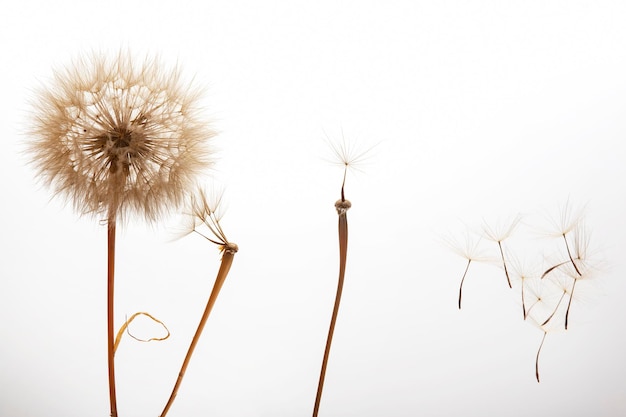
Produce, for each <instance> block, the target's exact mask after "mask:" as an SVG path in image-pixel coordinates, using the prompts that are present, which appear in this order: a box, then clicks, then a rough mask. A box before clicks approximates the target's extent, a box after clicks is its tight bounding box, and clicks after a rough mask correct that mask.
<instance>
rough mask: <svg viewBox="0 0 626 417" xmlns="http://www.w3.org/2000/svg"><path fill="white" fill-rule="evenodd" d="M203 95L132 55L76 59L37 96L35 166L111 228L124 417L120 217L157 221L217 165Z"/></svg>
mask: <svg viewBox="0 0 626 417" xmlns="http://www.w3.org/2000/svg"><path fill="white" fill-rule="evenodd" d="M197 99H198V94H197V93H196V92H195V91H192V90H191V89H190V88H186V87H184V86H183V85H182V83H181V81H180V77H179V75H178V72H176V71H172V72H169V73H168V72H164V71H163V68H162V65H161V64H160V63H159V62H158V61H157V60H146V61H145V62H143V64H141V65H136V63H135V62H133V60H132V59H131V55H130V53H123V52H120V53H119V54H118V55H117V56H115V57H114V58H113V59H109V58H107V57H106V56H103V55H96V54H94V55H92V56H91V57H90V58H87V59H81V60H78V61H76V62H75V64H74V66H73V67H70V68H67V69H65V70H62V71H58V72H56V73H55V79H54V83H53V85H52V86H51V87H50V88H48V89H45V90H42V91H41V92H40V94H39V96H38V97H37V100H36V101H35V102H34V110H35V115H36V116H35V117H34V118H33V122H32V123H33V124H32V126H31V127H30V128H29V131H30V134H31V136H32V137H33V139H32V141H31V142H30V143H29V144H28V148H27V152H28V153H29V154H30V156H31V159H32V163H33V165H34V166H35V167H36V168H37V170H38V172H39V174H40V177H41V178H43V180H44V181H45V183H46V184H47V185H49V186H51V187H52V189H53V191H54V193H55V194H57V195H60V196H63V197H64V198H65V199H66V200H71V201H72V203H73V206H74V209H75V210H76V211H77V212H78V213H79V214H81V215H85V214H88V215H92V216H105V218H106V224H107V251H108V256H107V271H108V272H107V283H108V284H107V336H108V337H107V351H108V366H109V372H108V377H109V400H110V405H111V416H113V417H117V400H116V392H115V366H114V324H113V306H114V303H113V299H114V293H113V287H114V286H113V282H114V271H115V234H116V223H117V221H119V220H124V219H125V218H126V217H127V216H128V215H129V214H131V213H138V214H140V215H141V216H142V217H143V218H144V219H146V220H148V221H155V220H157V218H158V217H159V215H160V214H161V213H163V212H166V211H169V210H171V209H173V208H175V207H177V206H179V204H180V203H181V202H182V200H183V197H184V196H185V194H186V193H187V192H188V187H189V185H191V184H192V182H193V180H194V178H195V176H196V174H197V173H198V172H199V171H200V170H201V169H203V168H205V167H207V166H208V165H209V160H208V154H207V152H206V150H205V148H204V145H205V142H206V140H207V139H209V138H211V137H212V136H214V134H215V133H214V132H213V131H212V130H211V129H210V128H209V127H208V125H207V124H206V123H205V122H204V121H203V120H202V119H200V118H199V117H198V115H197V102H198V101H197Z"/></svg>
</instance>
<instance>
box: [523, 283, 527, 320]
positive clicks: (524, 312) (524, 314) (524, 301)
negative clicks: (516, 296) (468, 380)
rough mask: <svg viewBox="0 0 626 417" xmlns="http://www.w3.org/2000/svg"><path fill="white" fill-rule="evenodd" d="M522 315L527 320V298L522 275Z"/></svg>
mask: <svg viewBox="0 0 626 417" xmlns="http://www.w3.org/2000/svg"><path fill="white" fill-rule="evenodd" d="M522 317H524V320H526V300H525V299H524V277H522Z"/></svg>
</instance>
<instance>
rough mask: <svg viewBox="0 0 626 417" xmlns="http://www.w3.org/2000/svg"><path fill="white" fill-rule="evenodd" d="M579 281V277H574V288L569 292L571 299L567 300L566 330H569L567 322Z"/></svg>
mask: <svg viewBox="0 0 626 417" xmlns="http://www.w3.org/2000/svg"><path fill="white" fill-rule="evenodd" d="M577 281H578V280H577V279H574V283H573V284H572V290H571V291H570V293H569V301H568V302H567V310H566V311H565V330H567V323H568V321H569V309H570V307H571V306H572V299H573V298H574V288H576V282H577Z"/></svg>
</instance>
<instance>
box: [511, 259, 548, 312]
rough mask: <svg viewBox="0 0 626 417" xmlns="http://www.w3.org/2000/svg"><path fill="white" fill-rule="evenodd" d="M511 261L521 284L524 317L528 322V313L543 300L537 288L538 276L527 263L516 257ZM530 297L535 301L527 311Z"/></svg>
mask: <svg viewBox="0 0 626 417" xmlns="http://www.w3.org/2000/svg"><path fill="white" fill-rule="evenodd" d="M510 261H511V262H510V263H511V266H512V269H513V273H514V275H515V276H516V277H517V278H518V279H519V281H520V283H521V287H522V288H521V297H522V317H523V318H524V320H526V318H527V317H528V311H529V310H530V309H532V307H533V306H534V303H536V302H537V301H538V300H539V299H540V298H541V297H540V295H541V290H540V289H539V288H537V285H536V284H537V281H538V280H536V279H535V277H536V274H535V273H534V271H532V270H531V269H530V268H529V266H528V264H527V263H525V262H523V261H521V260H519V259H518V258H516V257H511V259H510ZM533 284H535V285H533ZM528 292H530V295H529V294H528ZM529 296H530V298H531V299H532V298H533V297H534V301H530V303H531V304H530V306H529V307H528V310H527V309H526V305H527V301H528V298H529Z"/></svg>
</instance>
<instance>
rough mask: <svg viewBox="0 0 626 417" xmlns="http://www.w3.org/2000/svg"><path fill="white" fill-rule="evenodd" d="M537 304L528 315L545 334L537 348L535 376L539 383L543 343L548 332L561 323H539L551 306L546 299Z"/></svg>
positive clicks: (554, 329)
mask: <svg viewBox="0 0 626 417" xmlns="http://www.w3.org/2000/svg"><path fill="white" fill-rule="evenodd" d="M536 306H537V309H535V310H534V311H533V314H530V313H529V315H528V317H530V322H531V323H533V324H534V325H535V326H537V328H539V329H540V330H541V331H542V333H543V336H542V337H541V342H540V343H539V348H538V349H537V354H536V355H535V378H536V379H537V383H539V382H540V381H541V378H540V372H539V358H540V356H541V351H542V349H543V345H544V343H545V341H546V337H547V335H548V333H552V332H554V331H556V329H557V328H558V326H560V323H558V322H557V323H551V324H550V325H548V324H545V323H544V324H539V322H540V321H543V320H542V319H539V318H540V317H541V318H542V317H544V316H545V314H547V311H548V310H549V308H548V306H547V303H545V301H544V300H541V301H540V302H538V303H537V304H536Z"/></svg>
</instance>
